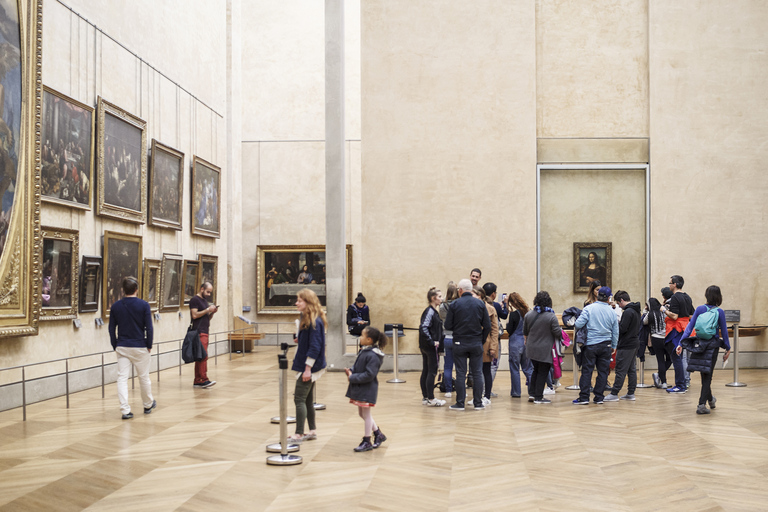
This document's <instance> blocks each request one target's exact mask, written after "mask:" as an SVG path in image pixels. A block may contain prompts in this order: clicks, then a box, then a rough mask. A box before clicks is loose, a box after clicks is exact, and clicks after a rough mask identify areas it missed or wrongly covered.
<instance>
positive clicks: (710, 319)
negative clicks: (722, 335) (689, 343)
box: [694, 306, 720, 340]
mask: <svg viewBox="0 0 768 512" xmlns="http://www.w3.org/2000/svg"><path fill="white" fill-rule="evenodd" d="M717 310H718V308H717V306H714V307H712V308H709V309H708V310H707V311H705V312H704V313H702V314H700V315H699V317H698V318H697V319H696V325H695V326H694V328H695V329H696V337H697V338H700V339H702V340H711V339H712V338H714V336H715V333H716V332H717V326H718V324H719V323H720V314H719V313H718V312H717Z"/></svg>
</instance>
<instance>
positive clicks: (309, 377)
mask: <svg viewBox="0 0 768 512" xmlns="http://www.w3.org/2000/svg"><path fill="white" fill-rule="evenodd" d="M301 380H302V381H304V382H309V381H310V380H312V371H311V370H310V369H309V368H307V369H306V370H304V373H302V374H301Z"/></svg>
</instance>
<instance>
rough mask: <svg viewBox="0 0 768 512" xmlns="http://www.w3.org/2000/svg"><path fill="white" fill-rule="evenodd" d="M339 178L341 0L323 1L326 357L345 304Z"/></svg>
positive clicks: (335, 356) (335, 349)
mask: <svg viewBox="0 0 768 512" xmlns="http://www.w3.org/2000/svg"><path fill="white" fill-rule="evenodd" d="M344 182H345V180H344V0H325V237H326V238H325V240H326V242H325V263H326V305H327V311H328V335H327V340H326V349H327V354H326V355H327V357H328V360H329V361H330V363H331V364H339V363H340V362H341V361H342V360H343V358H342V355H343V354H344V335H345V333H346V329H344V324H345V322H344V312H345V310H346V306H347V294H346V289H347V278H346V274H347V261H346V254H345V253H346V231H347V227H346V193H345V186H344V185H345V183H344Z"/></svg>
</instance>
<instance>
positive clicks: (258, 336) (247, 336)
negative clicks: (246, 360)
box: [227, 332, 265, 352]
mask: <svg viewBox="0 0 768 512" xmlns="http://www.w3.org/2000/svg"><path fill="white" fill-rule="evenodd" d="M264 336H265V334H264V333H263V332H231V333H229V335H228V336H227V339H228V340H229V343H230V347H232V349H231V350H232V351H233V352H252V351H253V341H254V340H263V339H264Z"/></svg>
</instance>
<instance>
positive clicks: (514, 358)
mask: <svg viewBox="0 0 768 512" xmlns="http://www.w3.org/2000/svg"><path fill="white" fill-rule="evenodd" d="M520 370H522V371H523V373H524V374H525V382H526V384H528V382H530V380H531V374H532V373H533V366H532V365H531V361H530V359H528V357H527V356H526V355H525V340H524V339H523V338H517V337H516V336H510V338H509V375H510V378H511V379H512V386H511V388H510V391H509V394H510V396H515V397H518V396H520V394H521V392H522V390H521V386H520Z"/></svg>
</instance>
